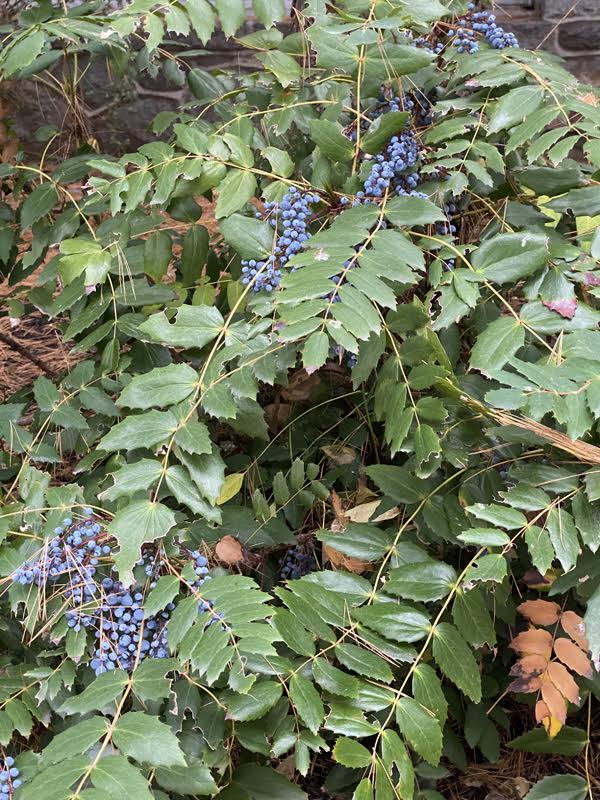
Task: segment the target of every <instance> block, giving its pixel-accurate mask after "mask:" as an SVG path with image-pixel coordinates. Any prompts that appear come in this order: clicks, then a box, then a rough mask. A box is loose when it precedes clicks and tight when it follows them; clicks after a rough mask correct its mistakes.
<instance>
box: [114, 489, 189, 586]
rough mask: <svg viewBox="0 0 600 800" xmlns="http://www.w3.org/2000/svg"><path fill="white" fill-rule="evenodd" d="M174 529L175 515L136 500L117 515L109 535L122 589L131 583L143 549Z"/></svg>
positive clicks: (158, 505)
mask: <svg viewBox="0 0 600 800" xmlns="http://www.w3.org/2000/svg"><path fill="white" fill-rule="evenodd" d="M173 525H175V514H174V513H173V512H172V511H171V509H170V508H167V507H166V506H165V505H163V504H162V503H157V502H153V501H151V500H138V501H136V502H134V503H130V504H129V505H128V506H125V508H123V509H121V511H118V512H117V514H116V515H115V517H114V519H113V520H112V522H111V523H110V525H109V526H108V532H109V533H110V535H111V536H114V537H115V539H116V540H117V542H118V544H119V552H118V553H116V555H115V557H114V561H115V566H116V567H117V570H118V571H119V577H120V579H121V581H122V582H123V583H124V585H125V586H131V584H132V583H133V573H132V569H133V566H134V564H135V563H136V561H138V559H139V557H140V550H141V547H142V545H143V544H144V543H145V542H153V541H155V540H156V539H160V538H162V537H164V536H166V535H167V533H168V532H169V531H170V529H171V528H172V527H173Z"/></svg>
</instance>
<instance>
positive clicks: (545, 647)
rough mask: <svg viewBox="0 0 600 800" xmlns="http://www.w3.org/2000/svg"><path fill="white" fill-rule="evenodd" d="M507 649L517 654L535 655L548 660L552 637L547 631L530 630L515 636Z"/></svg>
mask: <svg viewBox="0 0 600 800" xmlns="http://www.w3.org/2000/svg"><path fill="white" fill-rule="evenodd" d="M509 647H511V648H512V649H513V650H516V651H517V652H518V653H526V654H527V655H531V654H535V655H539V656H546V658H548V657H549V656H550V653H551V652H552V636H551V635H550V634H549V633H548V631H543V630H540V629H539V628H531V629H530V630H528V631H523V633H519V634H518V636H515V638H514V639H513V640H512V642H511V643H510V644H509Z"/></svg>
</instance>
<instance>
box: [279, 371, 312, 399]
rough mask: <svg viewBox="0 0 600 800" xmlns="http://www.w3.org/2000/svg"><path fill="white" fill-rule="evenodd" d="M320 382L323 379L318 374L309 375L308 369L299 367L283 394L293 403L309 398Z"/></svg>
mask: <svg viewBox="0 0 600 800" xmlns="http://www.w3.org/2000/svg"><path fill="white" fill-rule="evenodd" d="M320 382H321V379H320V378H319V376H318V375H317V374H314V375H309V374H308V373H307V372H306V370H303V369H299V370H297V371H296V372H294V373H293V375H291V377H290V379H289V381H288V385H287V386H286V387H285V389H282V391H281V396H282V397H283V399H284V400H287V401H288V402H292V403H293V402H294V401H297V400H308V398H309V397H310V396H311V394H312V392H313V389H314V388H315V387H316V386H318V385H319V383H320Z"/></svg>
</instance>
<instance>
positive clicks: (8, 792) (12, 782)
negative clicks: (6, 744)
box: [0, 756, 21, 800]
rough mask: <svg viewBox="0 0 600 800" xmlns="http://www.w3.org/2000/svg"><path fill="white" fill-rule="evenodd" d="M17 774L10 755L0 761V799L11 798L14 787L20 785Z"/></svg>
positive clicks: (16, 787) (6, 799) (7, 799)
mask: <svg viewBox="0 0 600 800" xmlns="http://www.w3.org/2000/svg"><path fill="white" fill-rule="evenodd" d="M19 775H20V772H19V770H18V769H17V767H15V760H14V758H13V757H12V756H6V758H5V759H4V761H0V800H9V798H12V796H13V793H14V791H15V789H18V788H19V786H20V785H21V781H20V780H19Z"/></svg>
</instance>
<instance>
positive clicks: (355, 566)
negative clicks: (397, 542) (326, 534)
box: [323, 544, 373, 575]
mask: <svg viewBox="0 0 600 800" xmlns="http://www.w3.org/2000/svg"><path fill="white" fill-rule="evenodd" d="M323 554H324V556H325V557H326V558H327V559H329V561H330V563H331V566H332V567H334V568H335V569H345V570H347V571H348V572H354V573H355V574H356V575H362V573H363V572H368V570H370V569H373V564H371V562H370V561H362V560H361V559H360V558H351V557H350V556H345V555H344V554H343V553H340V552H339V550H336V549H335V548H333V547H330V546H329V545H327V544H326V545H323Z"/></svg>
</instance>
